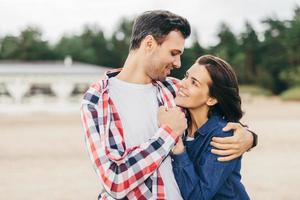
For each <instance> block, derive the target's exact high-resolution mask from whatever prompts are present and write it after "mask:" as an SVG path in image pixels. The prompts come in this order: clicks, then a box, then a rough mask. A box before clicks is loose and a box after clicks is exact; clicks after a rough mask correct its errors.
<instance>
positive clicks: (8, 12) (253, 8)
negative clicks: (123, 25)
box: [0, 0, 300, 46]
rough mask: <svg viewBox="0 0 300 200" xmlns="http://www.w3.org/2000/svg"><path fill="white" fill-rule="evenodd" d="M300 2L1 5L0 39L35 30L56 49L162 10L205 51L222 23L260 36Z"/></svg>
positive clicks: (28, 0) (44, 1)
mask: <svg viewBox="0 0 300 200" xmlns="http://www.w3.org/2000/svg"><path fill="white" fill-rule="evenodd" d="M296 5H298V6H300V0H207V1H203V0H0V36H1V37H3V36H4V35H7V34H13V35H18V33H20V31H21V30H22V29H24V28H26V27H27V26H28V25H33V26H38V27H40V28H41V30H42V32H43V38H44V39H45V40H49V41H50V42H52V43H54V42H56V41H58V40H59V38H60V37H61V36H62V35H64V34H77V33H80V31H81V30H82V28H83V26H84V25H86V24H88V25H97V26H99V27H100V28H101V29H102V30H104V32H105V33H106V35H107V36H109V35H110V34H111V33H112V31H113V30H115V29H116V27H117V25H118V23H119V21H120V19H121V18H122V17H128V18H134V17H135V16H136V15H138V14H140V13H142V12H144V11H146V10H153V9H165V10H169V11H172V12H174V13H176V14H179V15H182V16H184V17H186V18H187V19H188V20H189V21H190V23H191V26H192V31H196V32H197V34H198V38H199V41H200V43H201V45H203V46H210V45H215V44H216V43H217V42H218V40H217V36H216V34H217V32H218V27H219V25H220V23H221V22H226V23H227V24H229V25H230V27H231V29H232V31H233V32H234V33H236V34H238V33H240V32H242V31H243V30H244V28H245V27H244V25H245V21H246V20H247V21H249V22H250V23H251V24H252V25H253V26H254V28H255V30H257V31H259V32H262V31H263V30H264V26H263V25H262V23H261V21H262V20H263V19H265V18H266V17H277V18H278V19H281V20H284V19H291V18H292V15H293V10H294V8H295V7H296Z"/></svg>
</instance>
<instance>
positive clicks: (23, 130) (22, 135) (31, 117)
mask: <svg viewBox="0 0 300 200" xmlns="http://www.w3.org/2000/svg"><path fill="white" fill-rule="evenodd" d="M244 104H245V106H244V110H245V111H246V115H245V117H244V121H245V122H247V124H248V125H249V126H250V127H251V129H252V130H254V131H255V132H256V133H258V135H259V146H258V147H256V148H255V149H254V150H252V151H251V152H249V153H246V154H245V156H244V160H243V170H242V174H243V182H244V184H245V186H246V188H247V190H248V192H249V194H250V196H251V199H255V200H269V199H270V200H279V199H280V200H281V199H282V200H298V199H300V192H299V188H300V172H299V169H300V154H299V153H300V145H299V144H300V103H299V102H298V103H296V102H288V103H286V102H284V103H283V102H281V101H279V100H278V99H276V98H268V99H265V98H255V99H253V98H251V97H245V98H244ZM98 191H99V184H98V182H97V177H96V174H95V173H94V171H93V169H92V166H91V163H90V161H89V159H88V156H87V153H86V151H85V147H84V142H83V131H82V127H81V124H80V118H79V113H74V114H45V113H34V114H23V115H21V114H18V115H5V114H1V115H0V199H1V200H2V199H3V200H17V199H18V200H20V199H22V200H23V199H26V200H27V199H30V200H31V199H42V200H56V199H59V200H60V199H61V200H67V199H72V200H73V199H81V200H82V199H84V200H88V199H96V197H97V194H98Z"/></svg>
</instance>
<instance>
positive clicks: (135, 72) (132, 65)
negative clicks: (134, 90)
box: [116, 52, 152, 84]
mask: <svg viewBox="0 0 300 200" xmlns="http://www.w3.org/2000/svg"><path fill="white" fill-rule="evenodd" d="M139 57H140V56H139V55H138V52H131V53H129V55H128V57H127V59H126V61H125V63H124V66H123V69H122V70H121V72H120V73H119V74H118V75H117V76H116V77H117V78H118V79H119V80H122V81H125V82H128V83H136V84H148V83H151V82H152V79H151V78H150V77H149V76H147V74H146V72H145V70H144V65H145V63H144V62H143V61H142V60H141V59H139Z"/></svg>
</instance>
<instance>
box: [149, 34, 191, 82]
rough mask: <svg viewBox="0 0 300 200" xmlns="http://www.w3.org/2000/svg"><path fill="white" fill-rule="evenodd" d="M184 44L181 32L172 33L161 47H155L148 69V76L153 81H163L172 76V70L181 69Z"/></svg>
mask: <svg viewBox="0 0 300 200" xmlns="http://www.w3.org/2000/svg"><path fill="white" fill-rule="evenodd" d="M184 42H185V39H184V38H183V36H182V34H181V33H180V32H179V31H171V32H170V33H169V34H168V35H167V36H166V38H165V40H164V41H163V43H162V44H161V45H155V47H154V49H153V51H152V53H151V55H150V56H149V57H148V58H149V60H148V62H149V63H150V64H149V65H148V67H147V69H146V73H147V75H148V76H149V77H150V78H151V79H152V80H160V81H163V80H165V78H166V77H167V76H168V75H170V73H171V70H173V69H174V68H180V66H181V60H180V56H181V54H182V53H183V50H184Z"/></svg>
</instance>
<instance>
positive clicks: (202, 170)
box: [172, 146, 240, 200]
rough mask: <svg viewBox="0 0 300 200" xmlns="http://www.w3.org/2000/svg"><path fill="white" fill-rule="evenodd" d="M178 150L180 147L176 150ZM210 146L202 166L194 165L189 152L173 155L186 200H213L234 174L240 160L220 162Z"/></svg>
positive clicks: (179, 184) (177, 178) (177, 175)
mask: <svg viewBox="0 0 300 200" xmlns="http://www.w3.org/2000/svg"><path fill="white" fill-rule="evenodd" d="M176 149H177V150H178V147H176V148H175V153H176ZM211 149H212V147H211V146H209V147H208V148H207V149H206V150H205V152H204V153H203V157H202V159H201V161H200V166H199V167H197V165H194V164H193V163H192V161H191V160H190V158H189V156H188V154H187V152H186V151H185V150H184V151H183V152H182V153H181V154H174V151H173V154H172V159H173V162H172V165H173V172H174V175H175V179H176V181H177V184H178V186H179V189H180V191H181V194H182V196H183V198H184V199H185V200H188V199H190V200H192V199H202V200H208V199H212V198H213V196H214V195H215V194H216V193H217V192H218V190H219V189H220V187H221V186H222V185H223V184H224V182H225V181H226V179H227V178H228V176H229V175H230V174H231V173H232V171H233V170H234V168H235V167H236V165H237V164H238V163H239V162H240V158H237V159H234V160H231V161H228V162H219V161H218V160H217V156H216V155H215V154H213V153H211Z"/></svg>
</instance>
